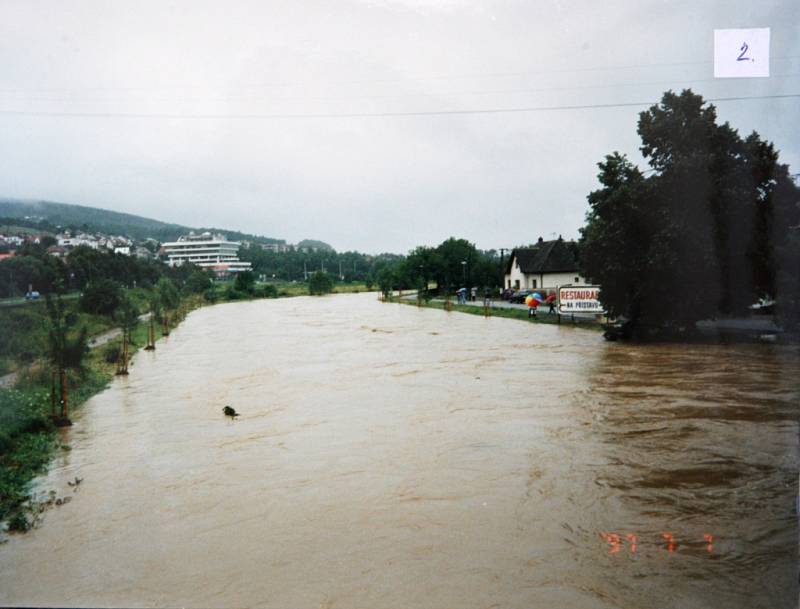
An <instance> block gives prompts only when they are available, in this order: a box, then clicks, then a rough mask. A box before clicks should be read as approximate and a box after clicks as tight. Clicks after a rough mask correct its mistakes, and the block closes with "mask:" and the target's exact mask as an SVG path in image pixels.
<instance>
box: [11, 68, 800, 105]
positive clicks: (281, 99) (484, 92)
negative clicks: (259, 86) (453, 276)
mask: <svg viewBox="0 0 800 609" xmlns="http://www.w3.org/2000/svg"><path fill="white" fill-rule="evenodd" d="M798 76H800V72H793V73H789V74H773V75H771V76H770V79H776V78H796V77H798ZM718 80H719V79H717V78H702V79H696V80H680V81H678V80H676V79H673V80H669V81H667V80H661V81H642V82H629V83H608V84H599V85H573V86H564V87H533V88H531V87H526V88H516V89H486V90H480V91H478V90H472V91H421V92H416V93H404V94H394V95H347V96H341V97H308V96H306V97H274V96H270V97H268V98H264V97H260V98H259V97H252V96H251V97H236V96H229V97H219V98H213V97H190V98H175V99H170V98H150V99H149V100H147V99H144V100H130V99H126V98H121V97H117V98H113V97H112V98H108V97H107V98H102V97H96V98H93V99H89V98H83V99H81V98H64V97H60V98H53V97H50V98H47V97H41V98H31V99H25V100H23V101H25V102H28V103H50V102H58V103H80V104H87V103H89V104H91V103H109V102H111V103H117V102H131V101H133V102H135V101H160V102H161V101H167V102H168V101H173V102H181V103H185V102H192V103H195V102H213V103H217V102H221V103H231V102H256V101H262V100H268V101H270V102H287V101H288V102H311V101H314V102H329V103H330V102H339V101H352V100H359V99H408V98H419V97H425V96H427V97H447V96H455V95H498V94H503V95H505V94H509V93H546V92H550V91H585V90H596V89H615V88H622V87H625V88H631V87H646V86H660V87H663V86H669V85H674V84H680V86H682V87H683V86H685V85H696V84H701V83H708V82H715V81H718ZM0 94H2V92H0ZM10 101H14V100H13V99H12V100H10Z"/></svg>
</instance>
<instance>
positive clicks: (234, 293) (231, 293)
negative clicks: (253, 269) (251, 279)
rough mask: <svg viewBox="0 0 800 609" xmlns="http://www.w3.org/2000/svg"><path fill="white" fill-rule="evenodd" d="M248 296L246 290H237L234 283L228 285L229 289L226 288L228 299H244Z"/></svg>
mask: <svg viewBox="0 0 800 609" xmlns="http://www.w3.org/2000/svg"><path fill="white" fill-rule="evenodd" d="M247 297H248V294H245V293H244V292H240V291H239V290H237V289H236V288H235V287H233V286H232V285H231V286H228V289H227V290H225V298H227V299H228V300H244V299H245V298H247Z"/></svg>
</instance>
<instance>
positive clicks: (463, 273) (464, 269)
mask: <svg viewBox="0 0 800 609" xmlns="http://www.w3.org/2000/svg"><path fill="white" fill-rule="evenodd" d="M461 276H462V281H463V284H464V287H467V261H466V260H462V261H461Z"/></svg>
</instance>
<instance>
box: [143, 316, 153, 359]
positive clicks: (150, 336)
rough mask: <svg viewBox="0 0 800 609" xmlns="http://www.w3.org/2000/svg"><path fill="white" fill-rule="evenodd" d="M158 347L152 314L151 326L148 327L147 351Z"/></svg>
mask: <svg viewBox="0 0 800 609" xmlns="http://www.w3.org/2000/svg"><path fill="white" fill-rule="evenodd" d="M155 348H156V329H155V322H154V321H153V317H152V316H150V326H149V327H148V328H147V346H146V347H145V348H144V350H145V351H152V350H154V349H155Z"/></svg>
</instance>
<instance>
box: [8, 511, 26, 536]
mask: <svg viewBox="0 0 800 609" xmlns="http://www.w3.org/2000/svg"><path fill="white" fill-rule="evenodd" d="M30 528H31V523H30V521H29V520H28V517H27V516H25V514H23V513H22V512H16V513H15V514H14V515H13V516H11V518H9V519H8V530H9V531H15V532H18V533H24V532H25V531H28V530H30Z"/></svg>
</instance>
